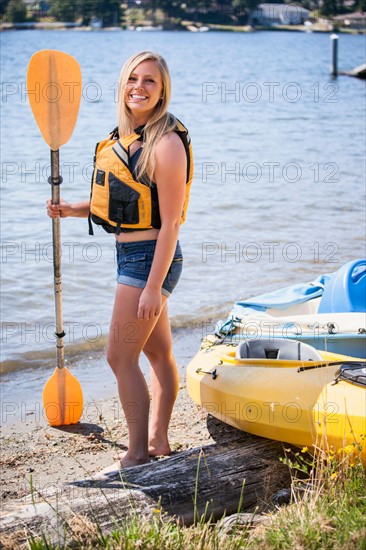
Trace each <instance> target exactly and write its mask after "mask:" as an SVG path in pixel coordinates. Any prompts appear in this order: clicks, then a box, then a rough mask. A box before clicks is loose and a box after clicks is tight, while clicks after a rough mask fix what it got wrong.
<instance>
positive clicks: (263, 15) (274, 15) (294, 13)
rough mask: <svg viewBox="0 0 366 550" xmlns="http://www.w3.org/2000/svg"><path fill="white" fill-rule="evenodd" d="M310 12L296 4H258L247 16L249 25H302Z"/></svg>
mask: <svg viewBox="0 0 366 550" xmlns="http://www.w3.org/2000/svg"><path fill="white" fill-rule="evenodd" d="M309 16H310V12H309V10H306V9H305V8H302V7H301V6H299V5H296V4H259V5H258V6H257V8H256V9H255V10H252V11H251V13H250V16H249V24H250V25H254V26H255V25H265V26H269V25H270V26H276V25H303V24H304V22H305V21H307V20H308V19H309Z"/></svg>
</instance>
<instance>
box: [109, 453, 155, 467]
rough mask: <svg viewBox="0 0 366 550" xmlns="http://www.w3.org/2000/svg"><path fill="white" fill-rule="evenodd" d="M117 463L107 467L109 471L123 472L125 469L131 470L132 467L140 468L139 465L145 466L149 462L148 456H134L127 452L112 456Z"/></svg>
mask: <svg viewBox="0 0 366 550" xmlns="http://www.w3.org/2000/svg"><path fill="white" fill-rule="evenodd" d="M113 458H114V459H115V460H117V462H115V463H114V464H112V465H111V466H108V469H110V471H118V470H124V469H125V468H131V467H132V466H140V465H141V464H146V463H147V462H149V461H150V457H149V455H146V456H135V455H131V454H130V453H129V452H128V451H127V453H124V454H120V455H117V456H113ZM103 471H104V470H103Z"/></svg>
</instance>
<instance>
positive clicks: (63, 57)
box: [27, 50, 81, 151]
mask: <svg viewBox="0 0 366 550" xmlns="http://www.w3.org/2000/svg"><path fill="white" fill-rule="evenodd" d="M27 91H28V97H29V102H30V105H31V108H32V111H33V115H34V118H35V119H36V122H37V124H38V127H39V129H40V130H41V133H42V136H43V138H44V140H45V142H46V143H47V144H48V145H49V147H50V148H51V149H52V150H53V151H57V150H58V149H59V148H60V147H61V145H64V144H65V143H66V142H67V141H68V140H69V139H70V137H71V134H72V132H73V130H74V126H75V123H76V119H77V116H78V112H79V106H80V98H81V71H80V66H79V63H78V62H77V61H76V59H74V58H73V57H72V56H71V55H68V54H66V53H64V52H58V51H56V50H41V51H39V52H37V53H35V54H34V55H33V56H32V57H31V60H30V62H29V65H28V73H27Z"/></svg>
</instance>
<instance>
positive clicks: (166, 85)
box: [47, 52, 193, 468]
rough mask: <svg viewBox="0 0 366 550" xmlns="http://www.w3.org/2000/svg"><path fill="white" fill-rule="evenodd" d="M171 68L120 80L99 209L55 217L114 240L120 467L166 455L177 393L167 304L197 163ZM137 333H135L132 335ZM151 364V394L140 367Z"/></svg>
mask: <svg viewBox="0 0 366 550" xmlns="http://www.w3.org/2000/svg"><path fill="white" fill-rule="evenodd" d="M170 93H171V81H170V76H169V70H168V67H167V64H166V62H165V60H164V59H163V58H162V57H161V56H160V55H158V54H155V53H153V52H140V53H138V54H136V55H134V56H132V57H131V58H130V59H129V60H128V61H127V62H126V64H125V65H124V67H123V69H122V72H121V77H120V81H119V101H118V107H117V117H118V129H117V128H116V130H115V131H114V132H112V134H111V135H110V136H109V138H108V139H107V140H105V141H103V142H100V143H99V144H98V145H97V149H96V159H95V169H94V174H93V183H92V193H91V200H90V201H85V202H80V203H74V204H69V203H67V202H66V201H64V200H61V203H60V204H59V205H52V204H51V201H48V202H47V212H48V215H49V216H50V217H51V218H53V217H56V216H61V217H62V218H64V217H68V216H74V217H88V216H91V219H92V220H93V221H94V222H95V223H98V224H101V225H102V226H103V227H104V229H106V231H108V232H113V233H115V238H116V248H117V265H118V270H117V282H118V285H117V289H116V295H115V303H114V309H113V314H112V320H111V330H110V335H109V341H108V348H107V360H108V362H109V364H110V366H111V368H112V370H113V372H114V374H115V376H116V379H117V383H118V392H119V397H120V400H121V404H122V407H123V410H124V413H125V417H126V421H127V425H128V430H129V445H128V451H127V453H126V454H125V455H123V456H119V457H118V458H119V461H118V463H117V464H116V465H114V467H115V468H118V467H119V468H121V467H123V468H126V467H129V466H135V465H138V464H143V463H145V462H148V461H149V456H154V455H155V456H156V455H168V454H169V453H170V452H171V449H170V446H169V441H168V426H169V421H170V417H171V413H172V409H173V405H174V402H175V399H176V396H177V392H178V372H177V367H176V363H175V360H174V357H173V352H172V337H171V330H170V323H169V319H168V308H167V299H168V297H169V296H170V294H171V293H172V291H173V290H174V287H175V286H176V284H177V282H178V279H179V277H180V274H181V271H182V265H183V257H182V251H181V248H180V245H179V241H178V234H179V228H180V224H181V223H182V222H183V221H184V218H185V213H186V209H187V205H188V198H189V188H190V184H191V181H192V176H193V159H192V151H191V146H190V140H189V136H188V132H187V130H186V128H185V127H184V126H183V125H182V123H180V122H179V121H178V120H177V119H176V118H175V117H174V116H173V115H171V114H170V113H168V112H167V107H168V104H169V99H170ZM131 327H132V330H131ZM141 352H143V353H144V354H145V355H146V356H147V358H148V360H149V362H150V365H151V394H152V412H151V419H150V424H149V405H150V398H149V391H148V387H147V384H146V381H145V378H144V376H143V374H142V372H141V370H140V367H139V357H140V354H141Z"/></svg>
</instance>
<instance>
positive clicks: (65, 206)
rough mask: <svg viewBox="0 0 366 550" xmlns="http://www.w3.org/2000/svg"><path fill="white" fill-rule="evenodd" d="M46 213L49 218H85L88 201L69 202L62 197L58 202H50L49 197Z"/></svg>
mask: <svg viewBox="0 0 366 550" xmlns="http://www.w3.org/2000/svg"><path fill="white" fill-rule="evenodd" d="M46 206H47V214H48V215H49V217H50V218H58V217H59V216H60V218H68V217H69V216H71V217H73V218H87V217H88V216H89V201H82V202H74V203H73V204H70V203H68V202H66V201H65V200H64V199H61V200H60V204H52V201H51V199H48V201H47V203H46Z"/></svg>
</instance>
